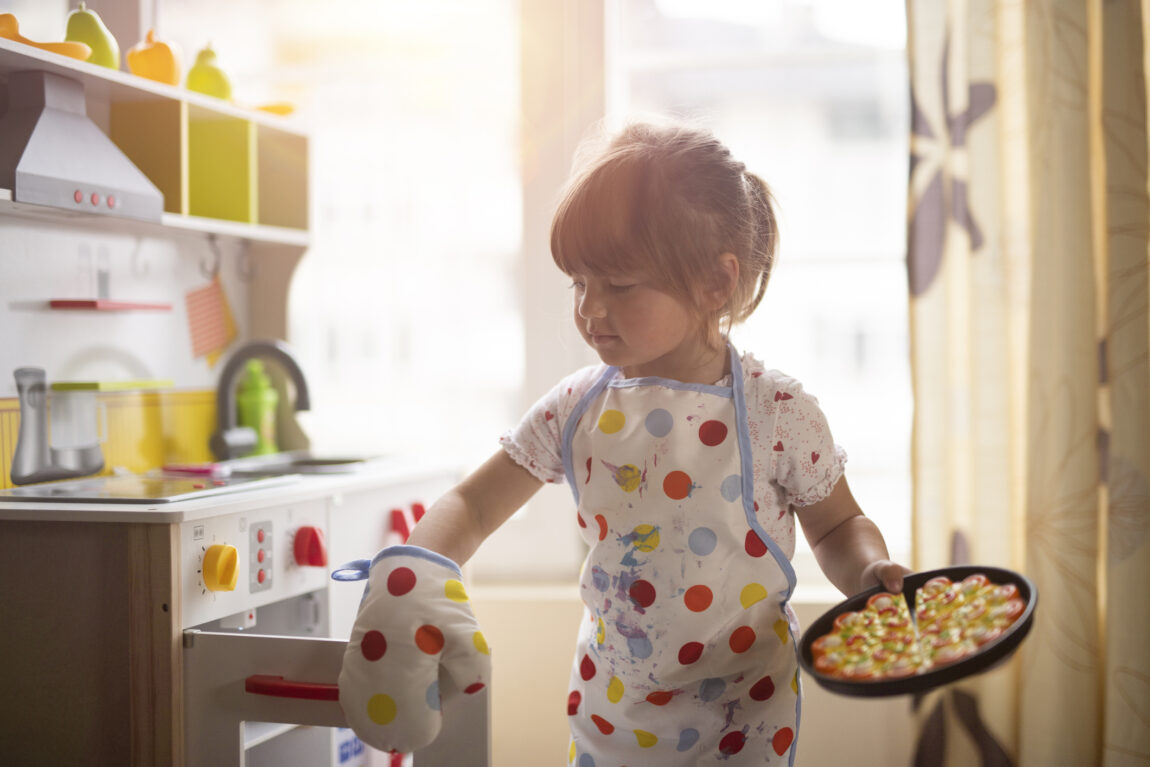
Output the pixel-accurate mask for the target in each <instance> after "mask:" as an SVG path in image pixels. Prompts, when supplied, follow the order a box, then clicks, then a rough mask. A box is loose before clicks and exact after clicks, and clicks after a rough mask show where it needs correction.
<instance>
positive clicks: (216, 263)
mask: <svg viewBox="0 0 1150 767" xmlns="http://www.w3.org/2000/svg"><path fill="white" fill-rule="evenodd" d="M208 247H209V248H210V249H211V257H212V260H211V262H210V265H209V262H207V261H205V260H204V259H203V258H201V259H200V274H202V275H204V277H205V278H206V279H209V280H214V279H215V278H216V276H217V275H219V273H220V262H221V261H223V253H221V252H220V243H219V239H218V238H217V237H216V235H215V233H214V232H213V233H211V234H209V235H208Z"/></svg>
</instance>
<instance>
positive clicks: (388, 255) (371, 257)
mask: <svg viewBox="0 0 1150 767" xmlns="http://www.w3.org/2000/svg"><path fill="white" fill-rule="evenodd" d="M160 21H161V23H162V29H163V30H165V32H166V34H168V35H170V36H172V37H174V38H175V39H176V40H177V41H178V42H179V43H180V44H181V46H182V47H183V49H184V56H185V59H186V61H185V65H187V64H190V62H191V61H192V60H193V59H194V55H195V52H196V51H197V50H198V49H199V48H200V47H202V46H203V45H204V43H205V42H207V41H209V40H210V41H211V43H212V47H213V48H214V50H215V51H216V53H217V54H218V56H219V60H220V64H221V66H222V67H224V68H225V70H226V71H228V72H229V73H230V75H231V78H232V80H233V86H234V91H235V98H236V101H237V102H238V103H246V104H249V105H255V104H259V103H264V102H270V101H288V102H291V103H293V104H294V105H295V107H296V115H297V118H298V119H299V120H300V121H301V122H302V123H303V125H304V126H306V128H307V130H308V132H309V134H310V136H311V150H312V151H311V158H310V159H311V195H312V205H311V210H312V246H311V248H310V249H309V251H308V253H307V255H306V256H305V257H304V259H303V261H302V262H301V264H300V265H299V267H298V269H297V271H296V274H295V278H294V281H293V283H292V293H291V300H290V303H289V310H290V315H291V316H290V342H291V344H292V346H293V348H294V349H295V350H296V351H297V353H298V355H299V357H300V360H301V363H302V364H303V365H304V368H305V370H306V371H307V374H308V379H309V388H310V390H311V395H312V405H313V407H312V411H311V412H310V413H304V414H301V422H302V425H303V426H304V428H305V431H306V432H307V433H308V435H309V436H310V438H311V440H312V444H313V447H314V448H315V449H317V450H319V451H328V452H332V451H338V452H340V453H350V452H357V451H358V452H360V453H364V454H383V455H433V456H438V457H442V458H443V459H444V460H445V461H449V462H452V463H457V464H458V465H460V466H473V465H475V464H477V463H478V462H479V461H480V460H482V459H483V458H485V457H486V456H487V455H489V454H490V453H491V452H492V451H494V450H495V449H496V447H497V445H496V441H495V440H496V437H497V436H498V435H499V434H500V433H501V432H502V431H503V430H504V429H505V428H507V426H508V425H510V424H512V423H514V422H515V420H516V419H517V418H518V416H519V412H518V411H519V407H520V402H519V392H520V386H521V381H522V378H523V358H524V354H523V348H522V336H523V329H522V323H523V320H522V316H521V303H522V300H521V299H520V298H519V294H518V290H519V282H518V273H519V269H518V265H519V259H520V239H521V231H522V210H521V207H522V202H521V192H520V177H519V143H518V142H519V134H518V127H519V55H518V54H519V44H518V10H517V3H515V2H513V1H512V0H330V2H326V3H323V4H316V3H314V2H305V1H304V0H290V1H287V2H277V3H268V2H265V0H163V7H162V10H161V14H160Z"/></svg>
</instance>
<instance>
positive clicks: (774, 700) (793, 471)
mask: <svg viewBox="0 0 1150 767" xmlns="http://www.w3.org/2000/svg"><path fill="white" fill-rule="evenodd" d="M771 204H772V198H771V194H770V191H769V190H768V188H767V186H766V184H764V183H763V181H762V180H760V179H759V178H758V177H757V176H755V175H753V174H752V173H751V172H749V171H747V170H746V168H745V167H744V166H743V164H742V163H740V162H738V161H737V160H735V159H734V158H733V157H732V156H731V154H730V152H729V151H728V150H727V148H726V147H725V146H723V144H721V143H720V142H719V141H717V140H716V139H715V138H714V137H713V136H711V135H710V134H709V133H707V132H704V131H700V130H695V129H691V128H687V127H683V126H657V125H651V124H636V125H632V126H630V127H628V128H626V129H625V130H623V131H622V132H621V133H619V134H618V135H617V136H615V137H614V138H613V140H611V141H610V142H609V143H608V144H607V145H606V147H605V148H603V149H602V150H600V151H599V152H598V153H597V154H596V155H594V156H593V157H591V158H590V160H588V161H587V162H585V163H584V164H583V165H582V167H581V168H580V169H579V170H577V172H576V173H575V174H574V175H573V177H572V179H571V180H570V182H569V184H568V186H567V188H566V190H565V193H564V195H563V198H562V201H561V202H560V204H559V207H558V211H557V212H556V214H555V218H554V221H553V224H552V229H551V251H552V256H553V258H554V260H555V263H556V265H557V266H558V267H559V268H560V269H561V270H562V271H563V272H564V273H565V274H567V275H568V276H569V277H570V278H571V281H572V285H571V289H572V294H573V298H574V320H575V325H576V327H577V328H578V329H579V332H580V334H581V335H582V336H583V339H584V340H585V341H586V342H587V344H588V345H590V346H591V348H592V349H594V350H595V352H596V353H597V354H598V355H599V358H600V359H601V360H602V362H603V364H601V365H597V366H594V367H589V368H585V369H583V370H579V371H577V372H575V373H574V374H572V375H570V376H568V377H567V378H566V379H564V380H562V381H561V382H560V383H559V384H558V385H557V386H556V387H555V388H554V389H553V390H552V391H551V392H550V393H548V394H547V395H546V396H544V397H543V398H542V399H541V400H539V402H538V403H537V404H536V405H535V406H534V407H533V408H532V409H531V410H530V412H528V413H527V415H526V416H525V417H524V418H523V420H522V422H521V423H520V424H519V425H518V427H516V428H515V429H513V430H511V431H510V432H508V433H507V434H505V435H504V436H503V437H502V438H501V449H500V450H498V451H497V452H496V453H495V455H493V456H492V457H491V458H490V459H489V460H488V461H487V462H486V463H485V464H484V465H483V466H481V467H480V468H479V469H478V470H476V471H475V473H473V474H472V475H471V476H469V477H467V478H466V479H465V480H463V482H462V483H461V484H460V485H459V486H458V487H456V488H455V489H453V490H452V491H450V492H449V493H447V494H446V495H445V496H444V497H443V498H441V499H439V500H438V501H437V502H436V503H435V504H434V505H433V506H432V507H431V509H430V510H429V511H428V513H427V516H426V517H424V519H423V520H422V521H421V522H420V523H419V524H418V525H417V527H416V528H415V530H414V532H413V533H412V535H411V538H410V541H409V545H408V546H403V547H391V548H388V549H384V550H383V551H381V552H380V553H379V555H377V557H376V558H375V560H374V561H373V562H372V563H371V566H370V570H369V571H368V566H367V564H366V563H363V564H361V565H360V566H359V570H360V571H368V572H369V573H370V574H369V575H367V576H364V575H363V574H362V572H361V573H360V577H368V579H369V581H368V588H367V589H366V591H365V597H364V601H363V603H362V605H361V607H360V612H359V615H358V618H357V620H356V624H355V628H354V630H353V633H352V636H351V640H350V642H349V644H348V649H347V654H346V656H345V659H344V668H343V672H342V674H341V676H340V695H341V697H340V702H341V705H342V706H343V708H344V710H345V712H346V714H347V717H348V720H349V722H350V723H351V725H352V727H353V728H354V729H355V730H356V733H357V734H358V735H359V737H360V738H361V739H363V740H364V741H366V742H368V743H370V744H372V745H374V746H376V747H379V748H394V749H397V750H401V751H407V750H412V749H415V748H418V747H420V746H422V745H425V744H426V743H428V742H430V741H431V740H432V739H433V738H434V737H435V734H436V733H437V732H438V728H439V721H438V708H439V690H438V683H437V676H436V673H437V671H438V668H439V665H440V664H442V665H443V666H444V667H445V669H446V670H447V671H448V672H449V673H450V674H451V675H452V677H453V679H454V681H455V682H456V683H457V684H458V686H459V687H460V689H462V690H464V691H465V692H469V691H474V690H476V689H479V688H481V687H482V686H483V684H484V683H485V682H486V680H487V678H488V677H487V674H488V671H489V665H488V657H487V645H486V642H485V641H484V640H483V637H482V634H481V633H479V631H478V626H477V625H476V623H475V619H474V617H473V616H472V614H471V611H470V608H469V607H468V606H467V601H466V600H467V597H466V594H465V593H464V591H463V587H462V584H461V583H460V575H459V568H458V564H456V563H459V564H462V563H464V562H466V561H467V560H468V559H469V558H470V557H471V555H472V554H473V553H474V552H475V550H476V548H478V546H479V545H480V543H482V542H483V540H484V539H485V538H486V537H487V536H489V535H490V534H491V533H492V532H494V531H495V529H496V528H498V527H499V526H500V525H501V524H502V523H503V522H504V521H505V520H506V519H507V518H508V517H509V516H510V515H511V514H512V513H513V512H515V510H517V509H518V508H520V507H521V506H522V505H523V504H524V503H525V502H526V501H527V500H528V499H529V498H530V497H531V496H532V495H533V494H534V493H535V492H536V491H537V490H538V489H539V488H540V487H541V485H542V484H543V483H544V482H559V481H562V480H566V482H567V483H568V484H569V485H570V487H571V491H572V493H573V495H574V499H575V504H576V506H577V511H578V513H577V515H576V518H575V521H576V522H577V524H578V525H579V531H580V534H581V535H582V537H583V539H584V540H585V541H586V543H587V545H588V546H589V547H590V553H589V554H588V555H587V560H586V562H585V564H584V568H583V571H582V575H581V578H580V592H581V596H582V599H583V602H584V603H585V605H586V610H585V617H586V620H585V621H584V622H583V624H582V627H581V629H580V631H579V636H578V644H577V649H576V653H575V661H574V666H573V669H572V676H571V688H570V694H569V697H568V699H567V712H568V714H569V715H570V716H569V721H570V725H571V734H572V741H571V744H570V746H569V753H568V762H569V763H570V764H574V765H576V766H577V767H618V766H619V765H622V764H630V765H641V764H658V765H661V766H662V765H701V764H712V763H716V762H719V761H726V762H727V763H728V764H731V765H752V764H753V765H759V764H767V763H771V764H777V763H781V762H788V763H789V762H793V759H794V753H795V747H794V741H795V738H796V736H797V734H798V725H799V719H800V698H801V696H800V694H799V685H798V670H797V657H796V640H797V638H798V637H799V629H798V625H797V622H796V620H795V617H794V613H793V612H792V610H791V608H790V606H789V604H788V599H789V598H790V596H791V594H792V592H793V590H794V587H795V573H794V569H793V568H792V567H791V564H790V561H789V560H790V557H791V556H792V554H793V552H794V546H795V525H794V521H795V519H796V518H797V519H798V521H799V522H800V523H801V524H802V527H803V532H804V533H805V535H806V536H807V539H808V540H809V541H810V543H811V547H812V548H813V550H814V553H815V555H816V557H817V559H818V562H819V564H820V566H821V567H822V569H823V571H824V572H825V573H826V574H827V576H828V577H829V578H830V580H831V581H832V582H833V583H834V584H835V585H836V586H837V587H838V588H839V589H840V590H842V591H843V593H845V594H853V593H856V592H858V591H861V590H863V589H865V588H868V587H870V586H872V585H875V584H877V583H880V582H881V583H883V584H885V586H886V588H888V589H890V590H892V591H897V590H898V589H899V588H900V587H901V582H902V575H903V574H904V573H905V572H907V570H906V569H905V568H903V567H901V566H900V565H898V564H895V563H894V562H892V561H890V559H889V558H888V554H887V549H886V546H885V543H884V542H883V538H882V535H881V534H880V533H879V531H878V528H877V527H876V526H875V525H874V524H873V523H872V522H871V521H870V520H869V519H868V518H867V517H865V516H864V515H863V513H862V511H861V510H860V509H859V507H858V504H857V503H856V502H855V500H854V498H853V497H852V495H851V491H850V489H849V488H848V486H847V482H846V479H845V478H844V477H843V465H844V462H845V460H846V457H845V454H844V453H843V451H842V450H841V449H840V448H838V447H837V446H836V445H835V443H834V442H833V441H832V439H831V434H830V431H829V429H828V427H827V424H826V420H825V418H824V416H823V414H822V412H821V411H820V409H819V407H818V404H817V402H816V400H815V399H814V398H813V397H812V396H811V395H809V394H807V393H806V392H805V391H804V390H803V388H802V386H801V385H800V384H799V382H798V381H796V380H794V379H792V378H788V377H787V376H785V375H783V374H781V373H779V372H777V371H774V370H767V369H765V368H764V367H763V365H762V363H760V362H759V361H758V360H757V359H755V358H754V357H753V356H751V355H749V354H741V355H740V354H739V353H738V352H736V350H735V349H734V347H733V346H731V344H730V343H729V341H728V340H727V337H726V336H727V332H728V331H729V329H730V327H731V325H733V324H734V323H737V322H740V321H743V320H745V319H746V318H747V317H748V316H749V315H750V314H751V312H752V311H754V309H755V307H756V306H757V305H758V304H759V302H760V301H761V300H762V298H763V294H764V291H765V290H766V287H767V279H768V277H769V276H770V270H771V266H772V264H773V261H774V256H775V248H776V243H777V239H778V235H777V228H776V225H775V215H774V212H773V210H772V207H771ZM345 575H346V573H345ZM353 575H354V574H353ZM337 577H338V576H337ZM558 704H559V702H558V701H555V702H553V703H547V702H546V701H541V705H558Z"/></svg>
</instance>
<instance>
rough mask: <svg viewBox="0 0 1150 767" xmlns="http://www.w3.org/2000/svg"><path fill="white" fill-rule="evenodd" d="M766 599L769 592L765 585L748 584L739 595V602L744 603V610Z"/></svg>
mask: <svg viewBox="0 0 1150 767" xmlns="http://www.w3.org/2000/svg"><path fill="white" fill-rule="evenodd" d="M766 598H767V590H766V589H765V588H763V584H761V583H748V584H747V585H746V586H744V587H743V591H742V592H741V593H740V594H739V602H741V603H742V605H743V609H746V608H748V607H750V606H751V605H753V604H755V603H756V602H761V601H763V600H764V599H766Z"/></svg>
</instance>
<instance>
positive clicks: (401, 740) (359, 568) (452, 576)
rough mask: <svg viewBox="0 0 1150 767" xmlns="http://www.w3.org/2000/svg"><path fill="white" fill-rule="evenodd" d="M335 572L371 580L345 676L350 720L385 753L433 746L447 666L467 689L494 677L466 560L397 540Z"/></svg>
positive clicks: (343, 696) (342, 696)
mask: <svg viewBox="0 0 1150 767" xmlns="http://www.w3.org/2000/svg"><path fill="white" fill-rule="evenodd" d="M332 577H333V578H334V579H336V580H361V579H363V578H365V577H366V578H367V586H366V587H365V588H364V595H363V601H362V602H361V603H360V605H359V613H358V614H357V615H356V619H355V625H354V626H353V627H352V630H351V638H350V639H349V640H348V643H347V650H346V651H345V652H344V656H343V668H342V670H341V671H340V675H339V704H340V707H341V708H342V709H343V712H344V715H345V716H346V717H347V721H348V725H349V726H350V727H351V728H352V729H353V730H354V731H355V734H356V735H357V736H359V738H360V740H362V741H364V742H365V743H367V744H368V745H371V746H373V747H374V748H378V749H380V750H383V751H398V752H402V753H408V752H411V751H416V750H418V749H420V748H423V747H424V746H427V745H428V744H430V743H431V742H432V741H433V740H435V737H436V736H437V735H438V734H439V730H440V726H441V723H442V715H441V713H440V696H439V671H440V667H442V668H443V669H444V670H445V671H446V672H447V673H448V674H449V675H450V676H451V678H452V680H453V681H454V682H455V684H456V685H457V686H458V687H459V689H460V690H463V692H464V693H467V694H471V693H475V692H478V691H479V690H481V689H483V687H484V686H485V685H486V684H487V683H488V680H489V679H490V676H491V657H490V652H489V651H488V648H487V642H486V640H485V639H484V638H483V634H482V633H480V631H479V624H478V622H477V621H476V620H475V615H474V613H472V611H471V605H470V604H469V602H468V599H467V593H466V592H465V591H464V589H463V582H462V580H461V578H462V575H461V573H460V570H459V565H457V564H455V562H453V561H451V560H450V559H448V558H447V557H444V556H442V555H440V554H437V553H435V552H433V551H430V550H428V549H424V548H420V547H418V546H390V547H388V548H385V549H383V550H382V551H380V552H379V553H378V554H377V555H376V556H375V559H374V560H372V561H371V562H370V563H368V562H367V560H360V561H358V562H353V563H349V564H347V565H344V566H343V567H341V568H340V569H338V570H336V571H335V572H334V573H332Z"/></svg>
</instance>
